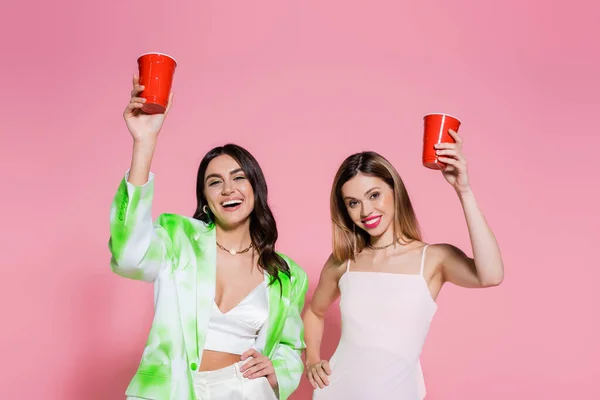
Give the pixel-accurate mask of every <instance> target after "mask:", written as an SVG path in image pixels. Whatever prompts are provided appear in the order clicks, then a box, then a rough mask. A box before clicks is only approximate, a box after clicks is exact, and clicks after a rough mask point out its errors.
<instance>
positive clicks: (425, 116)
mask: <svg viewBox="0 0 600 400" xmlns="http://www.w3.org/2000/svg"><path fill="white" fill-rule="evenodd" d="M430 115H445V116H447V117H452V118H454V119H455V120H457V121H458V122H460V123H462V122H461V120H460V118H458V117H455V116H454V115H452V114H448V113H429V114H425V115H424V116H423V119H425V118H427V117H429V116H430Z"/></svg>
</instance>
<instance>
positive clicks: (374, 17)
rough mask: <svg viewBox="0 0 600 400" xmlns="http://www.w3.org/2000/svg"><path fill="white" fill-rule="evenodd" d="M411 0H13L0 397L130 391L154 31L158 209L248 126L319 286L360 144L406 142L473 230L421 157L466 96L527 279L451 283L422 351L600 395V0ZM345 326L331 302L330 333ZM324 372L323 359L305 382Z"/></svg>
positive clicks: (495, 378) (444, 236)
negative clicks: (142, 69) (135, 187)
mask: <svg viewBox="0 0 600 400" xmlns="http://www.w3.org/2000/svg"><path fill="white" fill-rule="evenodd" d="M351 3H353V4H351ZM358 3H360V5H358ZM408 3H409V2H398V1H370V2H349V1H328V2H324V1H314V0H312V1H308V0H304V1H299V0H297V1H281V0H280V1H271V2H268V3H267V2H256V1H254V2H242V1H240V2H225V1H188V2H179V3H178V4H177V5H176V6H175V5H173V4H174V3H171V2H167V1H155V0H145V1H126V2H122V1H109V2H81V1H60V2H36V3H32V2H21V3H17V2H13V3H12V4H11V6H10V11H8V9H6V10H4V11H3V13H2V16H0V22H1V23H0V30H1V32H0V33H1V34H2V37H3V38H5V41H4V42H3V45H2V63H1V65H0V68H1V72H2V77H3V79H2V80H3V82H2V87H3V88H4V89H3V90H2V92H3V96H2V99H1V100H0V104H1V107H2V125H1V128H0V129H1V131H2V133H1V135H2V136H1V146H0V163H1V165H0V167H1V168H0V171H2V187H3V190H2V193H3V196H2V208H1V209H2V220H3V221H4V226H3V229H2V232H1V235H2V237H1V243H2V244H3V246H2V247H3V261H2V270H3V274H2V277H3V279H2V288H1V289H0V305H1V307H2V316H3V318H2V321H3V323H2V329H0V355H1V356H2V362H1V365H2V367H0V398H2V399H38V398H39V399H45V400H59V399H60V400H64V399H74V400H75V399H88V400H106V399H122V398H124V394H123V393H124V390H125V387H126V385H127V383H128V382H129V379H130V378H131V376H132V374H133V373H134V371H135V368H136V366H137V363H138V360H139V357H140V355H141V352H142V348H143V345H144V343H145V340H146V335H147V331H148V328H149V326H150V322H151V318H152V311H153V310H152V286H151V285H148V284H144V283H137V282H134V281H129V280H125V279H122V278H120V277H118V276H116V275H113V274H112V273H111V272H110V269H109V265H108V262H109V252H108V249H107V241H108V213H109V206H110V203H111V200H112V196H113V194H114V192H115V190H116V188H117V185H118V183H119V180H120V179H121V177H122V174H123V173H124V172H125V170H126V168H127V167H128V165H129V157H130V151H131V139H130V137H129V135H128V133H127V131H126V128H125V124H124V122H123V120H122V117H121V113H122V111H123V109H124V107H125V105H126V103H127V101H128V96H129V90H130V78H131V74H132V73H133V72H134V71H135V68H136V64H135V60H136V56H137V55H138V54H140V53H143V52H146V51H162V52H166V53H169V54H172V55H173V56H175V57H176V58H177V60H178V61H179V67H178V69H177V72H176V76H175V92H176V98H175V106H174V108H173V110H172V114H171V115H170V117H169V119H168V121H167V123H166V126H165V127H164V130H163V132H162V134H161V142H160V146H159V148H158V152H157V155H156V159H155V163H154V165H153V170H154V172H155V173H156V174H157V181H156V190H157V195H156V201H155V208H154V212H155V215H158V213H160V212H176V213H181V214H188V215H189V214H191V213H192V211H193V209H194V207H195V198H194V185H195V174H196V168H197V165H198V163H199V161H200V159H201V157H202V155H203V154H204V153H205V152H206V151H207V150H209V148H211V147H212V146H214V145H218V144H223V143H225V142H234V143H238V144H241V145H243V146H246V147H247V148H248V149H249V150H250V151H251V152H252V153H253V154H254V155H255V156H256V157H257V158H258V160H259V161H260V163H261V164H262V166H263V168H264V171H265V173H266V176H267V180H268V183H269V188H270V192H271V197H270V201H271V204H272V206H273V210H274V212H275V214H276V217H277V221H278V224H279V228H280V238H281V239H280V241H279V249H280V250H281V251H283V252H285V253H287V254H289V255H290V256H292V257H293V258H294V259H295V260H296V261H298V262H299V263H300V265H301V266H303V267H304V268H305V269H306V270H307V271H308V273H309V277H310V279H311V289H310V292H311V293H309V297H308V298H307V300H308V299H310V295H311V294H312V290H314V287H315V285H316V282H317V278H318V274H319V270H320V268H321V266H322V263H323V262H324V261H325V259H326V257H327V256H328V254H329V252H330V226H329V211H328V196H329V189H330V185H331V182H332V178H333V175H334V173H335V170H336V168H337V166H338V165H339V163H340V162H341V161H342V160H343V158H344V157H345V156H347V155H349V154H350V153H352V152H356V151H360V150H367V149H371V150H376V151H379V152H381V153H382V154H383V155H384V156H386V157H388V158H389V159H390V160H391V161H392V162H393V163H394V164H395V166H396V167H397V168H398V170H399V171H400V173H401V175H402V176H403V178H404V180H405V182H406V184H407V186H408V188H409V192H410V193H411V196H412V199H413V202H414V203H415V205H416V211H417V213H418V216H419V218H420V222H421V223H422V225H423V228H424V232H425V236H426V240H428V241H430V242H440V241H443V242H451V243H454V244H456V245H458V246H460V247H462V248H464V249H465V250H466V251H467V252H468V253H470V247H469V240H468V235H467V230H466V226H465V223H464V220H463V215H462V211H461V209H460V205H459V202H458V201H457V198H456V196H455V195H454V193H453V191H452V189H451V188H450V186H449V185H448V184H447V183H446V182H445V181H444V180H443V178H442V177H441V175H440V174H439V173H438V172H435V171H430V170H426V169H425V168H423V167H421V166H420V152H421V147H420V146H421V140H422V139H421V129H422V116H423V114H425V113H427V112H432V111H433V112H439V111H444V112H449V113H452V114H456V115H457V116H459V117H460V118H462V120H463V125H462V127H461V131H460V133H462V135H463V137H464V138H465V152H466V154H467V157H468V158H469V162H470V176H471V180H472V184H473V187H474V190H475V191H476V194H477V196H478V199H479V202H480V204H481V207H482V208H483V210H484V212H485V215H486V217H487V219H488V221H489V222H490V224H491V226H492V227H493V229H494V231H495V233H496V235H497V237H498V240H499V242H500V244H501V248H502V250H503V255H504V260H505V265H506V279H505V282H504V283H503V285H502V286H500V287H498V288H494V289H490V290H467V289H460V288H456V287H452V286H450V285H448V286H447V287H445V288H444V289H443V290H442V294H441V295H440V297H439V299H438V303H439V305H440V309H439V311H438V314H437V316H436V318H435V320H434V323H433V325H432V328H431V333H430V336H429V338H428V341H427V344H426V347H425V350H424V354H423V358H422V361H423V367H424V372H425V375H426V380H427V385H428V391H429V396H428V399H433V400H434V399H463V400H469V399H487V400H495V399H509V398H510V399H548V400H550V399H592V398H600V389H599V388H600V386H598V384H597V378H598V373H599V372H600V365H599V361H598V360H599V359H600V348H599V345H598V343H599V342H598V337H599V336H600V331H599V326H598V325H599V324H598V315H599V311H598V307H597V305H598V297H597V295H594V294H593V293H594V289H597V282H598V279H599V278H600V273H599V268H598V266H599V265H598V257H597V254H596V253H597V251H595V248H597V243H598V239H599V238H600V237H599V236H598V230H597V229H598V225H599V223H600V221H599V219H600V218H599V215H598V209H597V204H598V186H599V185H598V172H600V171H599V169H598V162H597V153H598V147H599V146H600V140H599V139H598V127H597V123H596V122H595V120H596V119H597V116H598V110H599V105H600V104H599V101H598V91H599V90H600V82H599V78H598V71H599V70H600V59H599V56H598V54H600V53H598V45H597V38H598V37H600V32H599V28H598V24H597V22H598V20H600V12H599V6H598V5H595V4H594V3H596V2H593V1H592V0H589V1H587V2H584V1H578V0H574V1H569V2H560V3H557V4H555V5H553V6H550V5H549V4H550V3H548V2H541V1H530V2H522V1H520V0H505V1H502V2H493V4H492V2H479V1H474V0H473V1H466V0H462V1H454V2H445V1H442V0H437V1H426V2H410V3H411V4H410V5H409V4H408ZM450 3H452V5H450ZM483 3H486V4H490V5H484V4H483ZM586 3H587V4H586ZM596 4H597V3H596ZM7 89H8V91H7ZM338 335H339V319H338V310H337V308H334V309H332V311H331V318H330V319H329V322H328V331H327V337H326V339H325V344H326V345H325V349H324V355H326V356H330V355H331V353H332V352H333V350H334V348H335V344H336V343H337V337H338ZM309 394H310V391H309V388H308V384H307V383H306V382H305V381H303V383H302V386H301V389H300V390H299V391H298V392H297V393H296V394H295V395H294V397H293V398H294V399H306V398H309Z"/></svg>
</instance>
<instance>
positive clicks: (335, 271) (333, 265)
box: [321, 254, 346, 282]
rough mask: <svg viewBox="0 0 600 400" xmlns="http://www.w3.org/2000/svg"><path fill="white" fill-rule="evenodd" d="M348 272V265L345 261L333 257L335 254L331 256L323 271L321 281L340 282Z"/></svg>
mask: <svg viewBox="0 0 600 400" xmlns="http://www.w3.org/2000/svg"><path fill="white" fill-rule="evenodd" d="M344 272H346V263H345V262H344V261H338V260H336V259H335V257H333V254H331V255H329V258H328V259H327V261H325V265H323V269H322V270H321V279H328V280H334V281H335V282H337V281H339V280H340V278H341V277H342V275H344Z"/></svg>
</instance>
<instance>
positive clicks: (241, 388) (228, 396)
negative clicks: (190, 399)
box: [127, 360, 277, 400]
mask: <svg viewBox="0 0 600 400" xmlns="http://www.w3.org/2000/svg"><path fill="white" fill-rule="evenodd" d="M247 361H248V360H244V361H239V362H237V363H235V364H232V365H230V366H229V367H225V368H221V369H218V370H216V371H200V372H196V373H194V374H193V377H194V389H195V392H196V397H197V399H198V400H277V396H276V395H275V392H274V391H273V388H272V387H271V385H270V384H269V381H268V380H267V378H266V377H264V376H263V377H261V378H256V379H248V378H244V376H243V375H242V373H241V372H240V367H241V366H242V365H243V364H244V363H245V362H247ZM134 399H138V397H128V398H127V400H134Z"/></svg>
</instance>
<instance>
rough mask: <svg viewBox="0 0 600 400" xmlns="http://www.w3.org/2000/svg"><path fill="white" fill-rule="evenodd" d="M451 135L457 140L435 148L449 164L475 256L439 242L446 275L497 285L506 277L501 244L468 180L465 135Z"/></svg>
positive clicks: (479, 284) (480, 284)
mask: <svg viewBox="0 0 600 400" xmlns="http://www.w3.org/2000/svg"><path fill="white" fill-rule="evenodd" d="M450 135H451V136H452V137H453V138H454V140H455V141H456V143H443V144H438V145H436V148H437V153H438V155H439V156H440V161H442V162H443V163H446V164H447V167H446V169H444V170H443V171H442V172H443V174H444V178H446V180H447V181H448V182H449V183H450V184H451V185H452V186H453V187H454V189H455V190H456V193H457V194H458V198H459V199H460V202H461V205H462V208H463V211H464V214H465V219H466V221H467V227H468V229H469V237H470V239H471V247H472V249H473V258H470V257H467V256H466V255H465V254H464V253H463V252H462V251H461V250H459V249H458V248H456V247H454V246H451V245H438V246H436V247H437V248H438V249H439V251H440V252H441V267H442V274H443V278H444V280H445V281H448V282H452V283H454V284H456V285H459V286H464V287H489V286H496V285H499V284H500V283H501V282H502V280H503V279H504V265H503V263H502V256H501V254H500V247H499V246H498V243H497V241H496V238H495V236H494V233H493V232H492V230H491V229H490V227H489V225H488V223H487V221H486V220H485V217H484V216H483V213H482V212H481V210H480V208H479V205H478V204H477V201H476V199H475V195H474V194H473V190H472V189H471V186H470V184H469V179H468V173H467V161H466V159H465V157H464V155H463V153H462V139H461V138H460V136H458V134H457V133H456V132H454V131H450Z"/></svg>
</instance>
